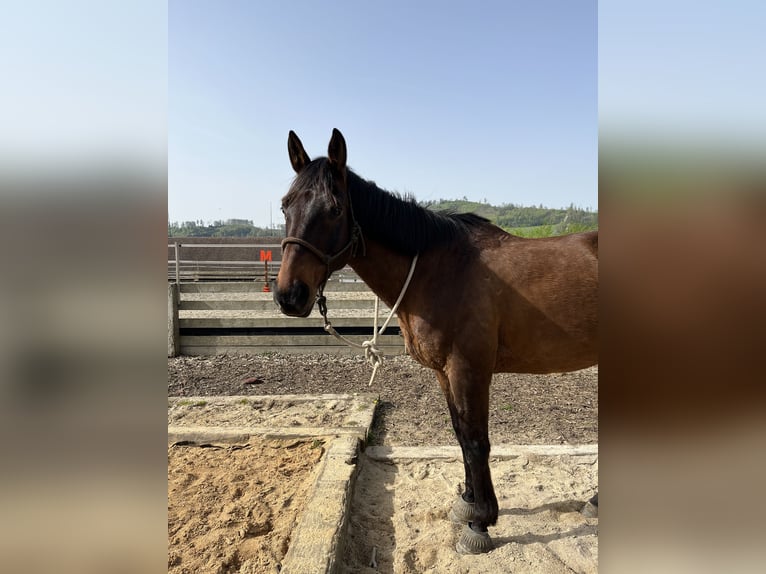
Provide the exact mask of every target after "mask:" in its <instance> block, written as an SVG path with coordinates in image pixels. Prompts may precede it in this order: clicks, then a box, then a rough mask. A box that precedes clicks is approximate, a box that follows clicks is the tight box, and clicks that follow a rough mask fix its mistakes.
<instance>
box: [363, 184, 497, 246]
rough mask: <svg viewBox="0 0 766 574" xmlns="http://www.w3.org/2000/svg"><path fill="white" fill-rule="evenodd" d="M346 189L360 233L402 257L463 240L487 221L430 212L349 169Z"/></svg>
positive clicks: (469, 216)
mask: <svg viewBox="0 0 766 574" xmlns="http://www.w3.org/2000/svg"><path fill="white" fill-rule="evenodd" d="M348 190H349V194H350V197H351V202H352V205H353V209H354V215H355V217H356V220H357V221H358V222H359V225H360V227H361V228H362V232H363V233H364V234H365V235H366V236H367V237H369V238H370V239H374V240H377V241H380V242H381V243H384V244H385V245H386V246H387V247H390V248H392V249H394V250H395V251H398V252H399V253H403V254H405V255H414V254H415V253H419V252H422V251H425V250H427V249H428V248H429V247H435V246H437V245H442V244H444V243H448V242H451V241H453V240H455V239H458V238H460V237H464V236H465V235H466V234H468V233H469V232H470V230H471V229H472V228H476V227H479V226H483V225H486V224H487V223H488V221H489V220H487V219H485V218H483V217H481V216H479V215H476V214H475V213H450V212H437V211H431V210H430V209H426V208H424V207H421V206H420V205H418V204H417V202H416V201H415V198H414V197H412V196H411V195H404V196H401V195H399V194H398V193H394V192H390V191H386V190H384V189H380V188H379V187H378V186H377V185H375V183H374V182H372V181H366V180H364V179H362V178H361V177H359V176H358V175H356V174H355V173H354V172H352V171H351V170H348Z"/></svg>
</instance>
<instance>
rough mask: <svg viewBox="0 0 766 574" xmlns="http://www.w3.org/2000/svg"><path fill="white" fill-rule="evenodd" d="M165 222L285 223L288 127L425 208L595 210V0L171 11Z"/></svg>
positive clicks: (189, 4)
mask: <svg viewBox="0 0 766 574" xmlns="http://www.w3.org/2000/svg"><path fill="white" fill-rule="evenodd" d="M168 22H169V28H168V31H169V33H168V78H169V82H168V188H169V189H168V216H169V219H170V220H171V221H185V220H198V219H202V220H206V221H208V220H214V219H229V218H240V219H252V220H254V222H255V223H256V224H257V225H259V224H260V225H265V224H268V223H269V218H270V213H269V209H270V207H269V206H270V204H271V209H272V212H273V218H274V221H275V222H278V221H281V219H280V217H279V216H280V214H279V210H278V206H279V201H280V199H281V197H282V195H284V193H285V192H286V191H287V188H288V186H289V184H290V181H291V179H292V176H293V173H292V170H291V168H290V164H289V161H288V158H287V133H288V131H289V130H290V129H293V130H295V131H296V132H297V133H298V135H299V136H300V137H301V139H302V140H303V143H304V145H305V146H306V149H307V151H308V153H309V155H311V156H312V157H314V156H317V155H325V154H326V149H327V143H328V141H329V137H330V133H331V131H332V128H334V127H337V128H339V129H340V130H341V131H342V132H343V134H344V136H345V137H346V141H347V143H348V152H349V165H350V166H351V167H352V169H354V170H355V171H356V172H357V173H358V174H359V175H361V176H362V177H365V178H367V179H372V180H374V181H376V182H377V183H378V185H380V186H381V187H383V188H385V189H389V190H394V191H398V192H409V193H412V194H414V195H415V196H416V197H417V198H418V199H419V200H432V199H439V198H462V197H464V196H465V197H467V198H469V199H471V200H477V201H482V200H485V199H486V200H487V201H488V202H490V203H493V204H500V203H517V204H524V205H532V204H534V205H537V204H540V203H542V204H544V205H547V206H551V207H562V206H567V205H569V204H570V203H574V204H575V205H579V206H582V207H590V208H596V207H597V204H598V192H597V144H598V142H597V134H598V128H597V118H598V116H597V78H596V73H597V14H596V2H585V1H577V2H572V1H569V0H560V1H540V2H497V1H494V2H481V3H476V2H468V1H467V0H466V1H459V2H443V1H421V2H405V1H400V0H396V1H390V2H374V3H373V2H350V1H335V2H308V1H294V2H253V1H232V0H228V1H226V2H213V1H210V0H204V1H201V0H183V1H180V0H171V2H170V3H169V10H168Z"/></svg>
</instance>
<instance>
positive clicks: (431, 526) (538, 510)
mask: <svg viewBox="0 0 766 574" xmlns="http://www.w3.org/2000/svg"><path fill="white" fill-rule="evenodd" d="M497 448H498V450H499V447H497ZM360 465H361V468H360V474H359V477H358V479H357V483H356V488H355V492H354V497H353V500H352V502H351V515H350V522H349V530H348V536H347V542H346V551H345V555H344V565H343V567H342V568H341V572H343V573H344V574H352V573H366V574H373V573H378V574H380V573H383V572H387V573H395V574H416V573H422V572H450V573H459V572H466V573H467V572H471V573H486V574H499V573H505V572H545V573H546V574H558V573H565V572H566V573H571V572H582V573H595V572H597V570H598V519H593V518H585V517H583V516H582V515H581V514H580V513H579V512H578V511H579V509H580V507H581V506H582V503H583V501H585V500H587V499H588V498H590V496H591V495H592V494H594V492H595V491H596V488H597V477H598V461H597V455H589V456H582V455H581V456H567V455H563V456H561V455H560V456H541V455H536V454H531V453H530V454H525V455H521V456H518V457H516V458H512V459H507V460H493V461H492V462H491V469H492V476H493V480H494V484H495V490H496V493H497V497H498V501H499V504H500V517H499V519H498V523H497V526H495V527H493V528H491V529H490V534H491V535H492V538H493V540H494V543H495V549H494V550H493V551H491V552H490V553H488V554H484V555H480V556H461V555H459V554H457V553H456V552H455V543H456V541H457V536H458V534H459V532H460V529H461V528H462V527H461V526H458V525H456V524H453V523H451V522H450V521H449V520H448V518H447V513H448V512H449V509H450V507H451V505H452V502H453V501H454V499H455V498H456V497H457V496H458V493H459V492H460V485H461V484H462V481H463V464H462V462H460V461H459V460H456V459H453V460H433V459H430V460H429V459H422V460H398V461H397V462H396V463H391V462H388V463H387V462H380V461H375V460H372V459H370V458H369V457H367V456H366V455H362V456H360ZM373 548H375V549H376V560H377V563H378V565H377V568H371V567H370V566H369V564H370V559H371V556H372V552H373Z"/></svg>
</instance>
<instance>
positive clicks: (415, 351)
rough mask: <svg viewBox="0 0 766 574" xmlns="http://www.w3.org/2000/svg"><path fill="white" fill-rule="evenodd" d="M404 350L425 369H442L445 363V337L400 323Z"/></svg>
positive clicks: (409, 324)
mask: <svg viewBox="0 0 766 574" xmlns="http://www.w3.org/2000/svg"><path fill="white" fill-rule="evenodd" d="M400 326H401V329H402V336H403V337H404V348H405V350H406V352H407V354H408V355H409V356H411V357H412V358H413V359H415V360H416V361H417V362H418V363H420V364H421V365H423V366H424V367H430V368H432V369H441V368H442V367H443V366H444V363H445V356H446V353H445V349H444V347H445V343H444V341H443V337H441V336H440V335H439V334H438V333H435V332H434V331H433V330H431V329H424V328H423V327H422V326H420V325H417V324H414V325H413V324H411V323H405V322H402V323H400Z"/></svg>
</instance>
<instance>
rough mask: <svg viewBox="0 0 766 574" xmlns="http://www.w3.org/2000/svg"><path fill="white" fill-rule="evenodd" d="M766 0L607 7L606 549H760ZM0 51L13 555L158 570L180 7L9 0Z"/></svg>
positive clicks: (602, 23) (660, 559)
mask: <svg viewBox="0 0 766 574" xmlns="http://www.w3.org/2000/svg"><path fill="white" fill-rule="evenodd" d="M548 4H549V5H550V6H549V8H550V9H551V10H556V9H557V7H556V2H549V3H548ZM586 4H588V5H591V4H590V3H586ZM225 8H226V3H225V2H224V3H222V4H221V9H222V10H223V9H225ZM479 9H481V8H477V10H479ZM765 12H766V9H764V7H763V5H762V4H759V3H755V2H744V1H735V2H726V3H724V2H669V3H668V2H662V3H660V2H655V1H649V2H640V3H639V2H624V1H623V2H609V1H604V2H601V3H599V5H598V100H599V102H598V103H599V119H598V132H599V157H598V175H599V205H598V208H599V211H600V212H601V214H600V226H601V234H602V238H601V241H600V244H601V254H602V264H601V287H602V288H601V294H600V297H601V304H602V327H601V340H602V349H603V351H602V356H601V365H600V388H599V392H600V395H601V397H600V414H601V416H600V436H601V440H600V451H601V455H602V460H601V466H600V468H601V469H602V473H601V488H600V490H601V493H602V496H601V502H602V504H601V514H600V520H601V523H602V524H601V529H600V547H601V549H600V564H601V568H602V570H603V571H604V572H720V571H726V572H755V571H760V568H759V566H760V567H762V564H763V563H764V560H765V559H766V556H765V554H766V551H765V550H764V547H763V544H762V543H763V539H764V528H763V526H762V524H763V521H762V517H763V515H764V510H766V505H765V504H764V502H763V497H762V495H761V488H762V485H763V484H764V483H766V460H764V452H766V450H765V449H764V447H765V446H766V428H764V427H765V426H766V417H764V414H766V412H765V410H766V409H765V408H764V407H765V405H764V399H765V398H766V396H765V395H766V393H765V392H764V380H766V377H764V374H763V365H762V357H763V355H764V351H765V350H766V345H765V343H766V337H764V335H765V333H764V325H766V312H765V311H766V303H764V301H765V300H766V297H764V295H765V294H766V253H765V252H764V249H765V248H764V245H766V224H764V222H765V221H766V194H765V193H764V192H765V191H766V173H764V171H765V170H764V165H766V161H764V152H765V151H766V129H765V128H766V107H764V106H763V102H764V101H766V75H764V74H763V61H762V55H763V53H764V46H763V35H762V29H761V25H762V22H763V21H764V16H766V13H765ZM458 25H459V23H455V26H458ZM0 54H1V56H0V70H1V71H2V77H3V90H2V91H1V92H0V269H1V270H2V271H0V429H2V433H3V439H4V440H3V441H2V446H0V449H2V452H1V453H0V456H1V457H2V460H3V464H2V467H1V468H0V505H1V506H2V508H3V512H2V514H1V515H0V516H1V517H0V557H1V558H0V570H2V571H7V572H16V571H26V572H48V571H50V572H104V571H125V572H128V571H131V572H137V571H141V572H144V571H154V570H157V571H161V570H162V569H163V568H165V562H164V561H166V535H167V534H166V532H167V531H166V506H165V504H166V494H167V493H166V459H165V449H166V445H165V443H164V441H165V433H166V389H165V387H164V385H163V381H165V380H166V363H165V362H164V361H165V359H164V358H163V356H162V355H161V353H162V349H163V345H164V343H163V341H164V339H165V335H166V324H165V322H164V318H163V312H164V304H165V296H166V295H165V291H164V289H165V287H164V283H165V282H166V262H165V259H164V258H165V254H166V248H165V246H164V243H163V241H164V240H165V239H163V235H164V234H165V230H166V227H165V226H166V225H167V221H168V213H167V187H168V179H167V102H168V97H167V85H168V84H167V82H168V78H167V74H168V8H167V6H166V5H165V4H164V3H155V2H147V1H144V0H140V1H138V2H133V3H129V4H126V3H120V2H98V3H96V2H88V1H84V0H75V1H71V2H66V3H56V2H47V1H41V2H34V3H15V4H14V5H11V6H8V7H6V8H5V9H4V13H3V33H2V34H0ZM461 113H464V110H455V114H456V116H459V115H460V114H461ZM274 145H276V146H278V147H280V148H282V147H283V146H284V141H282V140H280V141H278V142H274ZM165 238H166V236H165Z"/></svg>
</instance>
